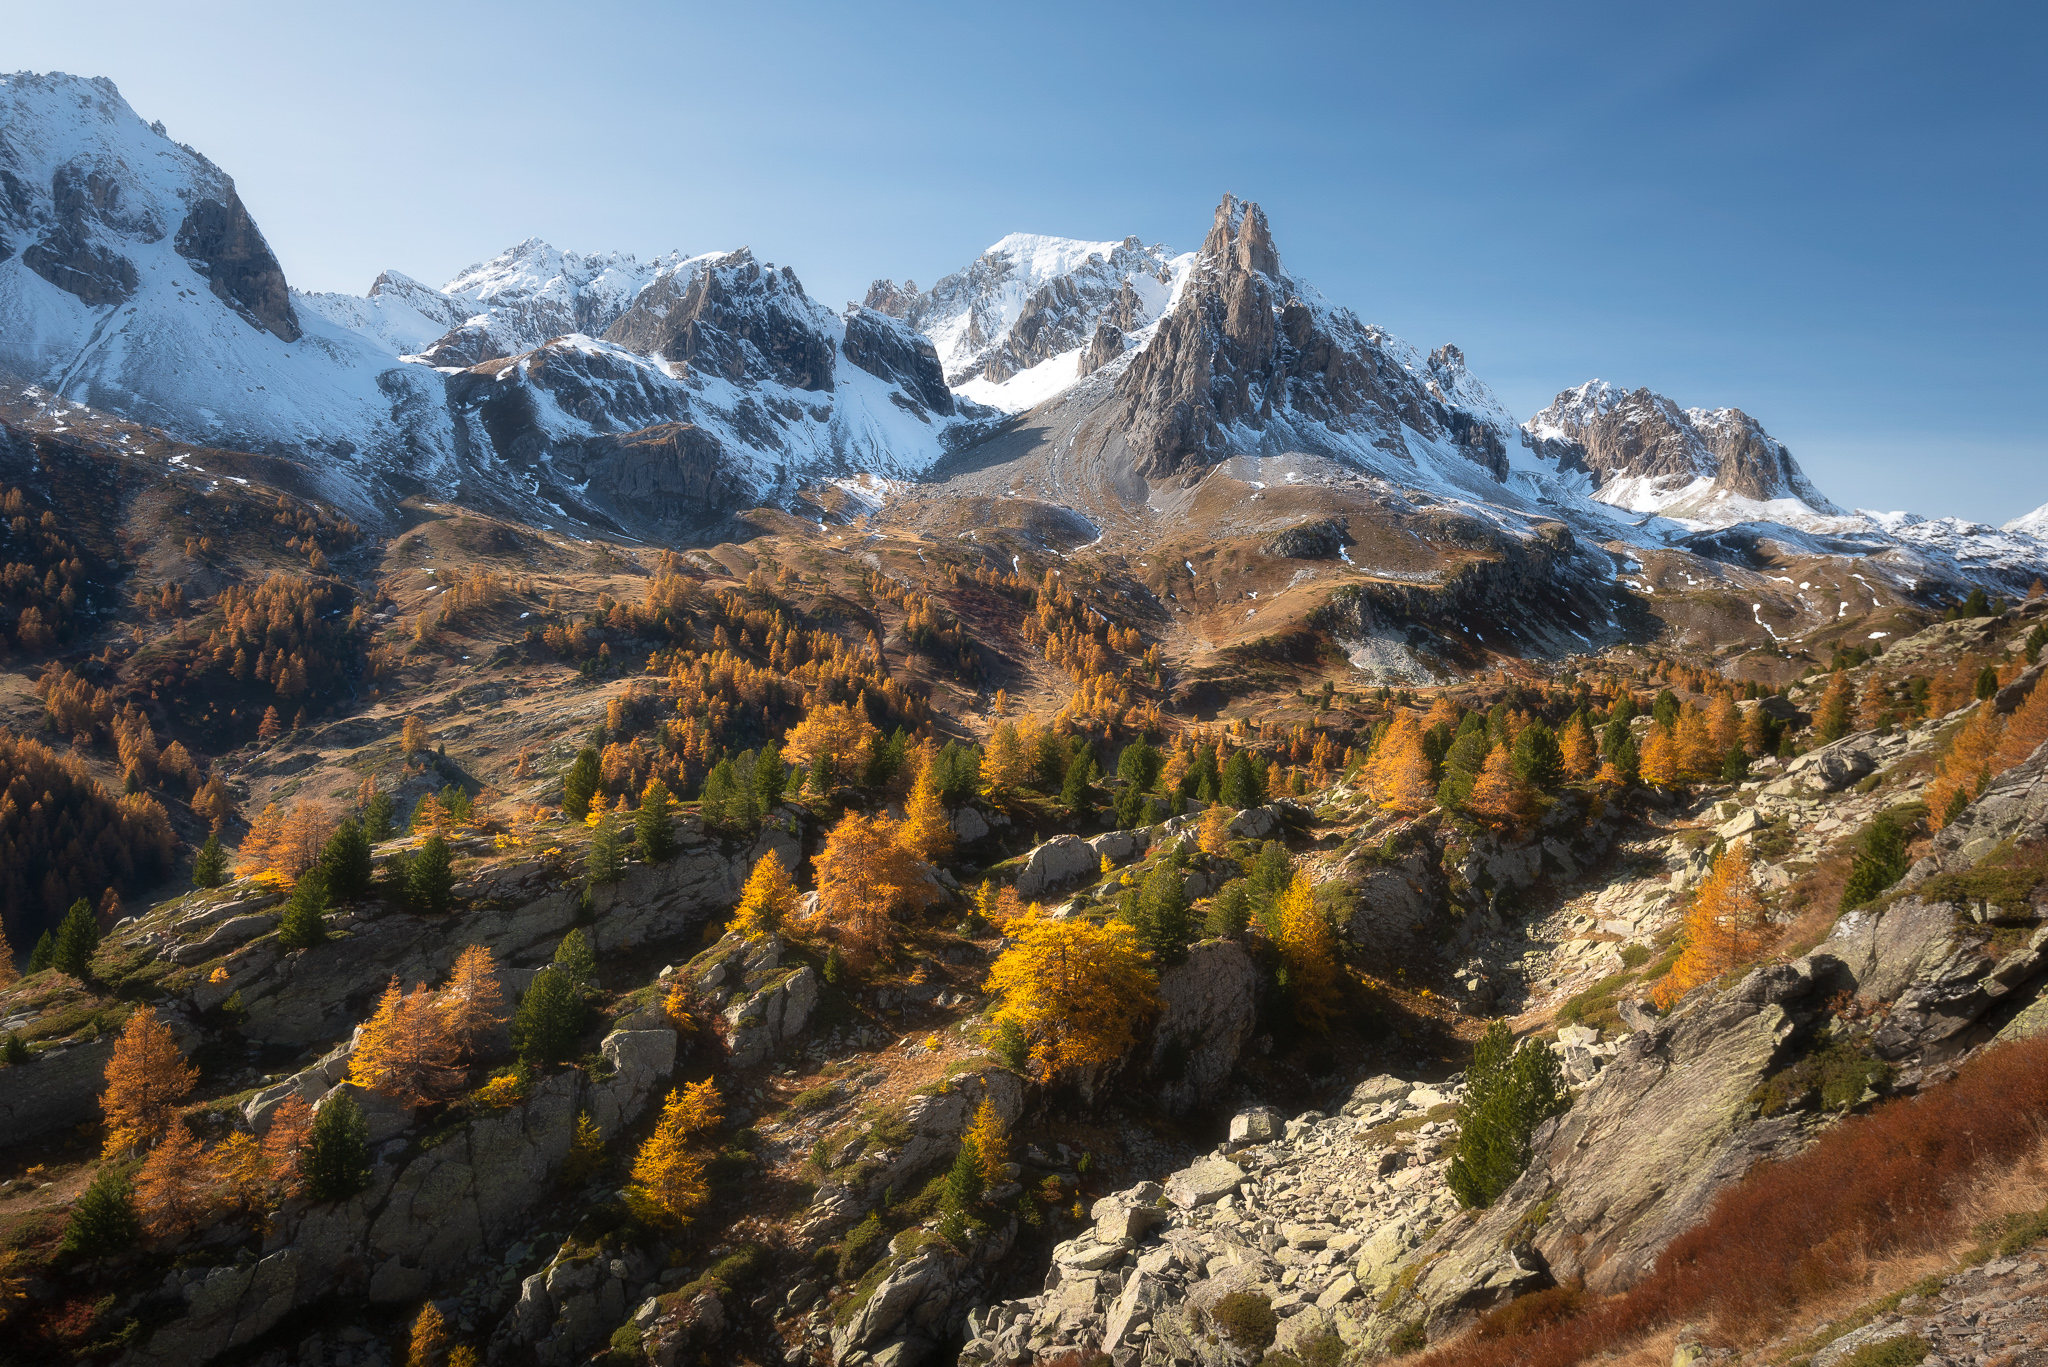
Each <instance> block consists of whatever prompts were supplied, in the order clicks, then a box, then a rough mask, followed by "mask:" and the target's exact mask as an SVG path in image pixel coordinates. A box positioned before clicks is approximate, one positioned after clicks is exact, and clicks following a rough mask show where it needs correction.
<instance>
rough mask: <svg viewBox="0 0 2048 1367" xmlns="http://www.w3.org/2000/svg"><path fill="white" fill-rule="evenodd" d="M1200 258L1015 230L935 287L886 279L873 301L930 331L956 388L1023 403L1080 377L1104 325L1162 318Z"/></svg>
mask: <svg viewBox="0 0 2048 1367" xmlns="http://www.w3.org/2000/svg"><path fill="white" fill-rule="evenodd" d="M1192 261H1193V257H1192V255H1188V254H1177V253H1175V252H1173V251H1171V250H1170V249H1169V248H1167V247H1165V246H1164V245H1161V244H1157V243H1155V244H1153V245H1152V246H1149V247H1148V246H1146V245H1145V244H1144V243H1143V242H1141V241H1140V240H1139V239H1138V238H1136V237H1126V238H1124V239H1123V240H1122V241H1121V242H1095V241H1088V240H1086V239H1082V238H1071V237H1052V236H1047V235H1045V234H1041V233H1011V234H1009V235H1008V236H1006V237H1003V238H1000V239H998V240H997V241H996V242H994V243H993V244H991V245H990V246H989V248H988V250H987V251H984V252H983V253H982V254H981V255H980V256H978V257H976V258H975V259H974V260H973V261H972V262H970V263H969V264H968V265H967V266H966V267H965V268H964V269H962V270H958V271H955V272H953V273H952V274H951V275H948V276H945V277H944V278H942V279H941V280H940V281H939V282H938V283H937V284H935V285H933V286H932V287H931V288H930V289H929V290H924V291H920V290H918V289H917V288H916V285H915V284H914V282H911V281H905V282H903V283H902V284H901V285H898V284H896V283H895V282H893V281H888V280H878V281H876V282H875V283H874V284H873V285H872V286H871V287H870V288H869V290H868V296H867V300H866V304H867V307H869V308H873V309H875V310H877V311H879V312H882V313H887V314H890V315H892V316H894V317H897V318H900V319H902V320H903V321H904V322H905V323H906V324H908V325H909V326H910V327H912V328H915V329H916V330H918V331H920V332H922V333H924V334H925V335H926V336H928V337H930V338H931V339H932V345H933V346H934V347H935V348H936V350H937V352H938V357H939V362H940V364H941V365H942V366H943V367H944V369H945V373H946V379H947V382H948V383H949V384H951V385H952V386H953V387H954V388H956V389H958V390H960V391H961V392H962V393H963V394H967V395H968V396H969V397H971V398H973V399H975V400H977V401H979V402H982V403H988V404H991V405H993V406H996V407H999V408H1004V409H1008V410H1010V411H1016V410H1018V409H1021V408H1024V407H1028V406H1030V404H1031V403H1035V402H1038V401H1040V400H1042V399H1044V398H1046V397H1050V395H1051V394H1053V393H1057V392H1058V391H1059V390H1061V389H1064V388H1066V387H1067V386H1069V385H1071V384H1073V383H1074V382H1075V381H1077V380H1078V379H1080V378H1081V371H1080V368H1079V365H1078V359H1079V357H1080V355H1081V353H1082V352H1083V351H1084V350H1085V349H1086V348H1087V347H1088V346H1089V344H1090V342H1091V341H1092V340H1093V339H1094V337H1095V334H1096V332H1097V330H1098V328H1100V327H1101V326H1103V325H1105V324H1107V325H1108V326H1110V327H1111V328H1113V329H1115V330H1116V332H1117V333H1119V334H1126V335H1128V334H1135V333H1138V332H1141V331H1142V330H1143V329H1145V328H1146V327H1148V326H1149V325H1151V324H1152V323H1154V322H1156V321H1158V319H1159V317H1160V315H1161V314H1163V313H1164V312H1165V311H1166V309H1167V307H1168V306H1169V305H1170V304H1171V302H1172V300H1173V297H1174V293H1175V290H1176V289H1177V287H1178V285H1179V283H1180V281H1181V280H1182V279H1183V278H1184V277H1185V276H1186V273H1187V269H1188V266H1189V265H1190V264H1191V263H1192Z"/></svg>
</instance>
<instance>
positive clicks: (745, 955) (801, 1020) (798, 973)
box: [681, 933, 819, 1068]
mask: <svg viewBox="0 0 2048 1367" xmlns="http://www.w3.org/2000/svg"><path fill="white" fill-rule="evenodd" d="M783 950H784V946H783V943H782V940H781V937H779V936H775V935H768V936H764V937H762V938H760V939H749V938H747V937H746V936H744V935H740V934H737V933H735V934H728V935H727V936H725V937H724V938H723V939H721V940H720V941H719V942H718V943H717V944H715V945H713V946H712V947H711V948H709V949H707V950H705V951H704V952H703V953H702V954H699V955H698V956H697V957H696V958H694V959H692V960H691V961H690V962H689V963H688V964H686V965H685V966H684V967H683V969H682V970H681V971H682V978H683V981H684V982H685V983H686V984H687V985H688V986H689V988H690V990H691V991H692V992H693V993H695V994H696V995H697V996H698V997H699V998H700V999H701V1000H703V1001H704V1002H705V1003H706V1004H707V1005H708V1006H710V1007H711V1008H712V1009H713V1010H716V1011H717V1012H719V1014H720V1015H721V1016H722V1017H723V1018H724V1021H725V1030H724V1032H723V1034H722V1036H721V1042H722V1043H723V1045H724V1048H725V1052H726V1057H727V1058H728V1059H729V1060H730V1061H731V1063H732V1066H733V1067H735V1068H752V1067H754V1066H755V1065H756V1064H760V1063H765V1062H767V1060H768V1059H769V1058H770V1057H771V1056H773V1055H774V1054H775V1053H776V1051H777V1050H779V1049H780V1048H781V1047H782V1046H783V1045H784V1044H785V1043H787V1042H788V1041H791V1040H794V1039H795V1038H796V1037H797V1036H799V1035H801V1034H802V1033H803V1030H804V1027H805V1026H806V1025H808V1024H810V1019H811V1013H812V1012H813V1011H815V1010H816V1009H817V1006H818V987H819V979H818V973H817V970H816V969H814V968H812V967H811V966H810V965H809V964H798V965H794V966H786V965H784V964H783V962H782V956H783Z"/></svg>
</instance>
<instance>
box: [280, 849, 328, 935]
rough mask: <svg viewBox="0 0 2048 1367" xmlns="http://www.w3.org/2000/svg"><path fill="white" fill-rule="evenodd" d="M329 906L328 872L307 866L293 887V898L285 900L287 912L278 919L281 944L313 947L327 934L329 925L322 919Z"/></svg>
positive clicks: (285, 910)
mask: <svg viewBox="0 0 2048 1367" xmlns="http://www.w3.org/2000/svg"><path fill="white" fill-rule="evenodd" d="M326 910H327V879H326V876H325V875H324V874H323V872H322V871H321V870H319V869H317V868H316V869H308V870H306V872H305V874H304V875H303V876H301V877H300V879H299V885H298V886H297V887H295V888H293V889H292V895H291V900H289V901H287V902H286V903H285V904H284V915H283V916H282V917H280V918H279V919H278V923H277V942H278V944H280V945H282V946H283V947H284V948H286V949H311V948H312V947H313V946H314V945H317V944H319V943H321V942H322V941H323V940H325V939H326V938H327V927H326V925H325V924H324V923H323V922H322V921H321V919H320V917H321V915H322V913H324V912H325V911H326Z"/></svg>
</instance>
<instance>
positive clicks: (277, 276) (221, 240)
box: [175, 182, 299, 342]
mask: <svg viewBox="0 0 2048 1367" xmlns="http://www.w3.org/2000/svg"><path fill="white" fill-rule="evenodd" d="M226 191H227V193H226V195H225V196H224V197H223V198H220V199H211V198H209V199H202V200H200V201H199V202H198V203H196V204H194V205H193V206H192V208H191V209H190V211H189V212H187V213H186V215H185V221H184V222H183V223H180V224H179V225H178V236H177V239H176V243H175V245H176V246H177V249H178V255H180V256H182V257H184V258H185V259H186V260H187V261H189V262H191V263H192V269H193V270H194V271H196V272H198V273H199V274H200V275H201V276H203V277H205V279H206V284H207V288H208V289H210V290H212V291H213V293H214V297H215V298H217V299H219V300H220V301H221V302H222V303H224V304H226V305H228V306H229V307H230V308H232V309H234V310H235V312H237V313H239V314H240V315H241V316H242V318H243V320H244V321H246V322H247V323H248V324H249V325H250V326H251V327H258V328H262V329H264V330H265V331H267V332H270V333H273V334H275V335H276V336H277V337H279V338H280V339H282V340H284V341H287V342H296V341H298V340H299V319H298V315H297V314H295V313H293V312H292V296H291V290H290V289H289V288H288V287H287V286H286V285H285V279H284V267H282V266H280V265H279V264H278V263H277V257H276V256H275V255H273V254H272V253H271V250H270V244H269V243H268V242H266V241H264V240H263V233H262V231H261V230H260V229H258V228H257V226H256V221H255V220H254V219H252V218H250V217H249V211H248V209H246V208H244V207H243V205H242V197H241V196H240V195H238V194H236V193H235V187H234V185H233V183H232V182H230V183H229V184H228V185H227V186H226Z"/></svg>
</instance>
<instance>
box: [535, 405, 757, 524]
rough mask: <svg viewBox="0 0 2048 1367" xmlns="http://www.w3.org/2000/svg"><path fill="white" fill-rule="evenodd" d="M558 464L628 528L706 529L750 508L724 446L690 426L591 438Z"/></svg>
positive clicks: (746, 490) (747, 494)
mask: <svg viewBox="0 0 2048 1367" xmlns="http://www.w3.org/2000/svg"><path fill="white" fill-rule="evenodd" d="M556 463H557V465H558V466H559V467H560V468H562V469H563V470H565V471H571V472H580V473H582V474H583V476H584V477H585V479H586V480H588V481H589V486H590V489H589V492H591V493H593V494H598V495H601V496H602V498H603V499H604V501H605V502H606V504H607V505H608V507H609V510H610V511H612V512H613V513H614V515H615V516H616V517H618V518H619V520H620V521H622V522H624V523H626V524H627V525H647V524H648V523H653V524H655V525H659V526H662V527H667V528H677V527H688V526H704V525H708V524H710V523H713V522H716V521H718V520H720V519H722V518H724V517H727V516H729V515H731V514H733V513H736V512H739V511H740V510H742V509H744V508H747V507H749V506H751V505H752V503H753V490H752V489H750V488H749V487H748V486H747V484H746V481H745V480H743V479H741V478H740V477H739V476H738V475H737V474H736V473H735V472H734V469H733V463H732V461H731V459H730V458H729V456H728V455H727V453H726V450H725V447H724V445H723V444H722V443H721V442H720V441H719V440H718V438H717V437H715V436H713V435H712V434H711V433H709V432H707V431H705V430H704V429H703V428H701V427H698V426H696V425H694V424H692V423H674V422H672V423H662V424H659V425H658V426H654V427H646V428H642V429H641V430H640V431H638V432H628V433H625V434H623V435H620V436H601V437H593V438H592V439H591V440H589V441H587V442H585V443H584V444H583V450H582V452H581V454H580V456H578V457H576V458H573V459H571V460H568V461H558V462H556Z"/></svg>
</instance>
